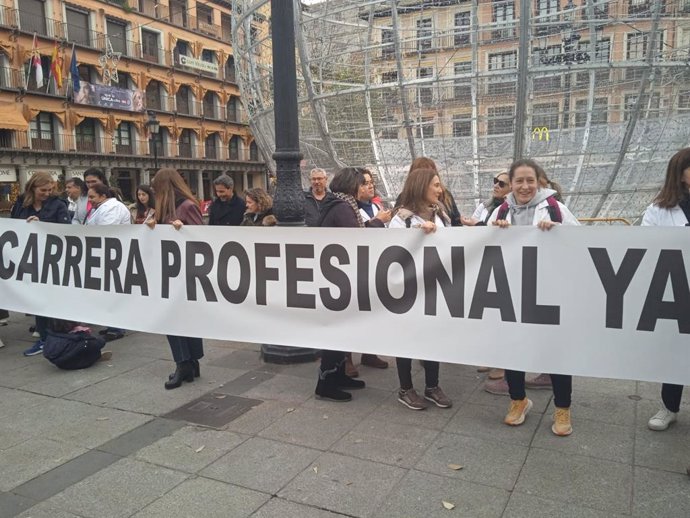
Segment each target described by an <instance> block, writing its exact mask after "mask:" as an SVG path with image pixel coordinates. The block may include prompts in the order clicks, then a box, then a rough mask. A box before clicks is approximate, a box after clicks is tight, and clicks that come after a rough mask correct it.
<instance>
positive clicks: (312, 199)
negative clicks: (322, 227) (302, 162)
mask: <svg viewBox="0 0 690 518" xmlns="http://www.w3.org/2000/svg"><path fill="white" fill-rule="evenodd" d="M309 181H310V182H311V188H310V189H309V190H308V191H305V192H304V224H305V225H306V226H308V227H318V226H319V219H320V218H321V208H322V207H323V205H324V203H325V202H327V201H328V200H330V199H332V198H333V193H331V192H330V191H329V190H328V189H327V188H326V184H327V183H328V177H327V176H326V171H324V170H323V169H321V168H319V167H315V168H314V169H312V170H311V172H310V173H309Z"/></svg>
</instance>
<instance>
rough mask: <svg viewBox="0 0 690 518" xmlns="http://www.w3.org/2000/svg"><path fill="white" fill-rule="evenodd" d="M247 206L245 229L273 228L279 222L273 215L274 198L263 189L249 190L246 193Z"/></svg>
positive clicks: (243, 224)
mask: <svg viewBox="0 0 690 518" xmlns="http://www.w3.org/2000/svg"><path fill="white" fill-rule="evenodd" d="M244 203H245V204H246V206H247V209H246V211H245V212H244V219H243V220H242V223H241V225H242V226H244V227H259V226H264V227H272V226H274V225H275V224H276V223H277V222H278V221H277V220H276V217H275V216H274V215H273V198H271V195H270V194H268V193H267V192H266V191H265V190H263V189H262V188H261V187H255V188H253V189H249V190H248V191H247V192H245V193H244Z"/></svg>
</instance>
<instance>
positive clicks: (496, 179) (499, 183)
mask: <svg viewBox="0 0 690 518" xmlns="http://www.w3.org/2000/svg"><path fill="white" fill-rule="evenodd" d="M497 184H498V186H499V187H500V188H501V189H504V188H505V187H508V182H504V181H503V180H499V179H498V178H494V185H497Z"/></svg>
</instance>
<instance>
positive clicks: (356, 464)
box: [278, 453, 406, 517]
mask: <svg viewBox="0 0 690 518" xmlns="http://www.w3.org/2000/svg"><path fill="white" fill-rule="evenodd" d="M405 472H406V470H404V469H401V468H397V467H392V466H387V465H384V464H378V463H374V462H370V461H366V460H360V459H353V458H351V457H346V456H343V455H338V454H334V453H325V454H323V455H322V456H321V457H319V458H318V459H317V460H316V461H314V462H313V463H312V465H310V466H309V467H308V468H306V469H305V470H304V471H303V472H302V473H300V474H299V475H298V476H297V477H296V478H295V479H294V480H293V481H292V482H290V483H289V484H288V485H287V486H286V487H285V488H284V489H282V490H281V491H280V493H278V496H279V497H281V498H284V499H286V500H291V501H293V502H297V503H300V504H307V505H311V506H314V507H319V508H322V509H327V510H329V511H335V512H340V513H342V514H346V515H349V516H356V517H368V516H372V515H373V512H374V510H375V509H376V508H377V507H378V506H379V505H380V503H381V502H382V501H383V500H384V499H385V498H386V496H387V495H388V493H389V492H390V491H391V490H392V489H393V487H395V485H396V484H397V483H398V481H399V480H400V479H401V478H402V477H403V476H404V475H405Z"/></svg>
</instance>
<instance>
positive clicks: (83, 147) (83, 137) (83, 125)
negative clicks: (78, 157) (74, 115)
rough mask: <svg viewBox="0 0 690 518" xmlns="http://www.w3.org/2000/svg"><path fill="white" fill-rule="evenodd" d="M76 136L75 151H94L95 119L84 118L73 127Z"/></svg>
mask: <svg viewBox="0 0 690 518" xmlns="http://www.w3.org/2000/svg"><path fill="white" fill-rule="evenodd" d="M74 132H75V134H76V137H77V142H76V144H77V151H81V152H84V153H96V152H97V151H98V146H97V144H96V119H84V120H83V121H81V122H80V123H79V125H78V126H77V127H76V128H75V129H74Z"/></svg>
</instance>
